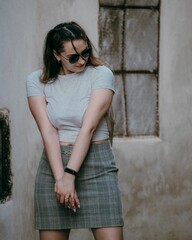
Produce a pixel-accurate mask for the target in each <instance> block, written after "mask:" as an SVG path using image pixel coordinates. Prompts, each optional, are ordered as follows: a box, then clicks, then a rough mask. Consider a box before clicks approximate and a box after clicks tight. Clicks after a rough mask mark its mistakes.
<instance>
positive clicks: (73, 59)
mask: <svg viewBox="0 0 192 240" xmlns="http://www.w3.org/2000/svg"><path fill="white" fill-rule="evenodd" d="M78 60H79V55H75V56H72V57H70V58H69V62H70V63H71V64H74V63H76V62H78Z"/></svg>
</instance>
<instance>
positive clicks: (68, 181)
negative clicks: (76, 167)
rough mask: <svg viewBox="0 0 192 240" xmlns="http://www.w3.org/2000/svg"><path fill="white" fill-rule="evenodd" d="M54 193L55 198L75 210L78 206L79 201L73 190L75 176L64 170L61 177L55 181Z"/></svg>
mask: <svg viewBox="0 0 192 240" xmlns="http://www.w3.org/2000/svg"><path fill="white" fill-rule="evenodd" d="M54 190H55V193H56V197H57V200H58V201H59V202H60V203H62V204H64V205H65V207H68V208H70V209H71V210H72V211H73V212H76V209H77V207H78V208H80V201H79V198H78V195H77V192H76V190H75V176H73V175H71V174H69V173H66V172H64V174H63V177H62V178H61V179H59V180H58V181H56V183H55V189H54Z"/></svg>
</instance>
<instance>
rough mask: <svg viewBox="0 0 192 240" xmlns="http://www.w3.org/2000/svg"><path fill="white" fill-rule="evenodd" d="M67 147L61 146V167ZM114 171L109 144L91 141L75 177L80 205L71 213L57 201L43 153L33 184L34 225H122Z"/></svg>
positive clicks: (114, 165)
mask: <svg viewBox="0 0 192 240" xmlns="http://www.w3.org/2000/svg"><path fill="white" fill-rule="evenodd" d="M71 150H72V146H61V155H62V159H63V164H64V166H66V164H67V162H68V160H69V158H70V153H71ZM117 172H118V168H117V166H116V163H115V157H114V154H113V150H112V148H111V145H110V143H109V142H108V141H106V142H103V143H101V144H91V145H90V148H89V151H88V154H87V156H86V158H85V160H84V162H83V164H82V166H81V169H80V171H79V173H78V175H77V177H76V182H75V184H76V185H75V186H76V190H77V194H78V197H79V199H80V203H81V208H80V209H77V212H76V213H74V212H72V211H71V210H70V209H68V208H65V207H64V205H63V204H60V203H59V202H58V201H57V199H56V197H55V193H54V177H53V174H52V171H51V168H50V165H49V162H48V160H47V157H46V154H45V152H43V154H42V157H41V161H40V164H39V168H38V171H37V176H36V183H35V228H36V229H41V230H43V229H44V230H46V229H47V230H51V229H52V230H56V229H57V230H59V229H78V228H100V227H114V226H123V219H122V206H121V199H120V191H119V187H118V178H117Z"/></svg>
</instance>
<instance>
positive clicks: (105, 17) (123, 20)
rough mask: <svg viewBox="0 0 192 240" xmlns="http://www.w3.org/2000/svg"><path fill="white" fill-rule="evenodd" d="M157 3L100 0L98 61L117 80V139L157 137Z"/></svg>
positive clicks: (149, 1) (158, 3)
mask: <svg viewBox="0 0 192 240" xmlns="http://www.w3.org/2000/svg"><path fill="white" fill-rule="evenodd" d="M159 18H160V1H159V0H116V1H112V0H100V12H99V47H100V56H101V57H102V58H103V59H104V60H105V62H106V63H108V64H109V67H110V68H111V69H112V70H113V72H114V74H115V77H116V81H115V82H116V94H115V95H114V101H113V109H114V115H115V131H114V135H115V136H119V137H120V136H126V137H132V136H149V135H153V136H158V134H159V124H158V120H159V119H158V67H159V66H158V63H159V62H158V58H159Z"/></svg>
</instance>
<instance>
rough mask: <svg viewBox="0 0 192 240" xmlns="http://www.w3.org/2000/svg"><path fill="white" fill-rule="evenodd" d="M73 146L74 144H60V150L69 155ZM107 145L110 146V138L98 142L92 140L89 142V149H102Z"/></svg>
mask: <svg viewBox="0 0 192 240" xmlns="http://www.w3.org/2000/svg"><path fill="white" fill-rule="evenodd" d="M73 147H74V145H67V146H65V145H60V148H61V151H62V153H63V154H64V155H71V153H72V150H73ZM108 147H111V143H110V140H108V139H107V140H104V141H101V142H99V143H98V142H97V143H95V142H92V143H91V144H90V147H89V150H91V149H95V150H96V149H98V150H102V149H106V148H108Z"/></svg>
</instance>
